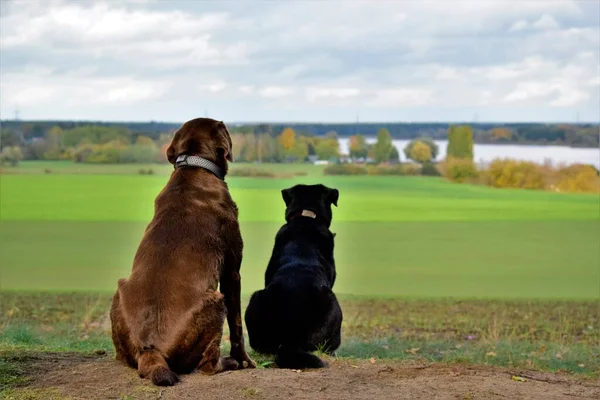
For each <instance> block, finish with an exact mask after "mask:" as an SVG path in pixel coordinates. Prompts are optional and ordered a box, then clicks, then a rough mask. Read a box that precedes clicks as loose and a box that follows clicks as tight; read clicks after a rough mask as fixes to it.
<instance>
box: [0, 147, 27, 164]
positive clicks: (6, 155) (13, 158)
mask: <svg viewBox="0 0 600 400" xmlns="http://www.w3.org/2000/svg"><path fill="white" fill-rule="evenodd" d="M22 159H23V151H21V148H20V147H18V146H11V147H5V148H4V149H2V153H0V164H4V163H9V164H10V165H11V166H13V167H16V166H17V165H19V162H21V160H22Z"/></svg>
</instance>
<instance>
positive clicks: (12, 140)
mask: <svg viewBox="0 0 600 400" xmlns="http://www.w3.org/2000/svg"><path fill="white" fill-rule="evenodd" d="M21 144H23V141H22V140H21V136H20V135H19V134H18V133H17V132H15V131H13V130H12V129H7V128H0V150H1V149H3V148H5V147H13V146H20V145H21Z"/></svg>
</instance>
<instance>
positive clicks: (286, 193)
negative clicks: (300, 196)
mask: <svg viewBox="0 0 600 400" xmlns="http://www.w3.org/2000/svg"><path fill="white" fill-rule="evenodd" d="M281 197H283V201H284V202H285V205H286V207H289V205H290V203H291V202H292V198H293V197H294V196H293V195H292V188H289V189H283V190H282V191H281Z"/></svg>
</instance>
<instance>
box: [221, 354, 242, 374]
mask: <svg viewBox="0 0 600 400" xmlns="http://www.w3.org/2000/svg"><path fill="white" fill-rule="evenodd" d="M221 366H222V367H223V371H231V370H236V369H240V364H239V363H238V362H237V360H235V359H234V358H233V357H221Z"/></svg>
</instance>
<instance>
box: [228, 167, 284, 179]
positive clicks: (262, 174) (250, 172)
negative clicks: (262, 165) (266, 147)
mask: <svg viewBox="0 0 600 400" xmlns="http://www.w3.org/2000/svg"><path fill="white" fill-rule="evenodd" d="M227 175H229V176H237V177H244V178H275V177H276V175H275V174H274V173H273V172H270V171H265V170H263V169H259V168H235V169H230V170H229V172H228V173H227Z"/></svg>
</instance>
